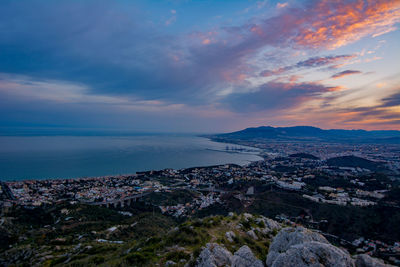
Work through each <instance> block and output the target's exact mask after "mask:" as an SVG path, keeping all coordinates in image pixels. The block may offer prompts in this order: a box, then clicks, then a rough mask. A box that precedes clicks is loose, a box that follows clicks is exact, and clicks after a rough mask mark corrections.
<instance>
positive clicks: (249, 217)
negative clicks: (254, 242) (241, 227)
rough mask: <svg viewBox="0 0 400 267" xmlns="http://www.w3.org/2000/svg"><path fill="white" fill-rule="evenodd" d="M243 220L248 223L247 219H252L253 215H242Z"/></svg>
mask: <svg viewBox="0 0 400 267" xmlns="http://www.w3.org/2000/svg"><path fill="white" fill-rule="evenodd" d="M243 218H244V220H245V221H246V222H247V221H249V219H251V218H253V215H251V214H250V213H243Z"/></svg>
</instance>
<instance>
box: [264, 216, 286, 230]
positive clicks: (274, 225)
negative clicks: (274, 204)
mask: <svg viewBox="0 0 400 267" xmlns="http://www.w3.org/2000/svg"><path fill="white" fill-rule="evenodd" d="M264 223H265V226H266V227H268V228H269V229H270V230H271V231H273V230H280V229H281V228H282V227H281V225H280V224H279V223H278V222H277V221H274V220H272V219H269V218H265V219H264Z"/></svg>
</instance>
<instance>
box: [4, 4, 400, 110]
mask: <svg viewBox="0 0 400 267" xmlns="http://www.w3.org/2000/svg"><path fill="white" fill-rule="evenodd" d="M262 3H263V8H264V7H265V6H264V5H266V4H265V3H267V2H265V1H264V2H262ZM399 3H400V2H398V1H386V0H382V1H375V2H373V1H371V2H370V1H345V2H336V1H327V0H323V1H299V3H298V4H296V3H294V2H293V4H292V2H290V6H286V7H285V8H281V9H279V10H276V9H275V7H274V6H273V7H272V9H273V10H274V11H273V12H272V13H268V15H269V17H268V18H265V17H254V18H251V19H250V20H249V21H247V22H246V23H243V24H241V23H240V22H237V23H236V22H235V20H233V22H232V23H231V24H230V25H236V26H234V27H233V26H229V25H228V26H227V25H226V24H224V26H223V27H222V26H221V27H219V26H218V25H214V26H212V27H211V29H204V30H203V31H202V30H201V27H204V26H198V27H197V26H196V29H197V31H194V30H193V28H189V27H188V28H185V29H184V30H182V31H175V29H173V27H169V28H168V29H166V27H165V24H168V25H170V24H171V23H172V22H173V20H175V19H176V14H177V12H175V10H170V9H167V10H165V11H166V12H167V14H168V16H169V17H165V18H164V19H163V20H161V21H160V22H159V23H158V24H157V23H154V21H152V20H151V18H148V17H147V14H148V13H146V12H143V10H139V9H138V8H137V7H135V6H134V5H128V4H126V2H124V1H121V2H118V1H117V2H115V1H104V0H99V1H93V0H92V1H90V0H89V1H72V2H70V1H65V2H63V1H51V2H47V1H40V0H30V1H25V0H21V1H3V2H2V3H1V4H0V29H1V35H0V70H1V72H3V73H8V74H15V75H21V76H24V77H29V79H27V81H25V82H26V83H31V86H27V85H26V84H25V85H24V83H23V82H21V81H19V82H16V81H14V83H16V84H17V85H18V86H17V89H15V91H14V93H13V92H12V91H10V90H9V88H10V87H8V89H7V90H6V89H4V90H3V92H2V93H3V96H5V95H7V96H11V95H12V96H13V97H14V96H15V97H16V95H15V94H16V93H19V94H20V96H21V97H23V95H25V96H27V95H31V96H32V99H39V100H40V101H48V103H59V102H60V101H65V102H68V103H67V104H68V105H75V104H79V105H81V104H82V105H83V103H80V102H79V98H80V97H83V98H81V100H82V99H83V100H84V101H86V102H89V103H90V105H88V106H93V105H97V104H99V105H100V104H101V103H103V104H105V105H108V106H114V107H115V108H117V106H118V105H121V106H129V107H130V108H133V107H134V106H137V107H141V108H143V110H144V109H146V108H149V109H152V110H157V109H158V110H161V109H162V108H165V109H163V110H167V109H174V108H176V107H177V105H178V106H179V105H184V107H185V108H188V107H190V108H192V109H193V110H197V109H198V108H199V107H209V106H210V105H216V106H218V105H219V104H221V108H228V109H230V110H234V111H236V112H243V113H244V114H246V113H247V112H248V111H249V110H258V111H260V110H264V109H269V110H272V109H276V110H279V109H281V108H282V107H286V108H288V107H291V105H292V106H296V105H298V104H299V103H301V102H302V101H305V100H309V99H310V98H313V97H316V98H318V97H319V96H320V95H321V93H324V92H325V93H326V92H332V91H335V90H340V87H327V86H324V85H321V84H319V83H315V82H314V83H313V82H312V81H307V82H304V83H300V82H298V77H296V76H295V75H297V73H294V74H295V75H293V76H292V77H289V75H288V80H290V82H286V83H285V82H282V81H277V80H275V81H272V82H269V83H265V84H263V85H261V86H260V85H259V84H260V83H261V82H262V80H261V79H260V75H261V76H264V77H271V76H275V75H276V76H278V75H284V74H287V73H288V72H291V71H296V70H298V69H303V68H320V67H330V68H334V67H337V66H340V64H342V63H343V62H344V61H348V60H351V59H352V58H354V57H355V55H329V56H316V57H312V58H309V59H306V60H302V61H298V62H297V63H294V64H292V65H290V64H288V65H287V66H285V65H284V66H283V67H276V68H274V67H273V66H274V65H275V63H274V64H273V65H272V67H271V68H270V70H264V69H265V67H262V68H261V67H260V66H259V65H256V64H255V63H254V62H257V61H261V59H260V54H261V53H263V52H265V51H268V52H269V53H270V56H266V58H265V61H264V63H265V62H266V61H268V60H269V59H273V57H274V56H275V59H278V60H279V61H280V62H285V61H282V58H283V59H285V57H286V58H287V57H288V53H287V51H289V52H292V51H293V50H297V51H302V50H305V51H311V52H312V53H314V52H315V53H314V55H318V54H319V53H320V52H321V51H324V50H325V49H334V48H337V47H341V46H344V45H346V44H349V43H352V42H355V41H357V40H359V39H361V38H363V37H366V36H374V35H375V36H377V35H379V34H383V33H385V32H389V31H392V30H393V29H394V28H395V24H396V23H397V22H398V21H399V18H400V14H399V5H400V4H399ZM178 10H179V12H180V9H178ZM271 14H275V15H273V16H271ZM224 16H225V15H224ZM166 18H169V19H171V21H165V19H166ZM199 25H200V24H199ZM180 27H181V26H180ZM183 27H184V25H183V26H182V28H183ZM199 29H200V30H199ZM182 32H185V33H187V34H183V33H182ZM279 53H280V54H279ZM277 54H279V57H278V58H276V55H277ZM282 54H285V55H282ZM289 54H290V53H289ZM263 66H265V65H263ZM277 66H279V65H277ZM260 73H261V74H260ZM297 76H298V75H297ZM257 78H258V79H259V80H256V79H257ZM8 82H10V81H8ZM24 99H25V98H24ZM57 101H59V102H57ZM121 101H122V102H121ZM124 101H127V102H129V103H125V102H124ZM154 101H156V102H154ZM240 101H244V102H243V103H244V104H241V102H240ZM113 103H114V104H113ZM388 103H389V102H388ZM32 105H33V104H32ZM49 105H50V104H49ZM69 107H70V106H69ZM150 107H151V108H150ZM3 111H4V108H3ZM186 111H187V110H186ZM216 113H217V112H216ZM3 114H4V113H3ZM21 117H22V115H21Z"/></svg>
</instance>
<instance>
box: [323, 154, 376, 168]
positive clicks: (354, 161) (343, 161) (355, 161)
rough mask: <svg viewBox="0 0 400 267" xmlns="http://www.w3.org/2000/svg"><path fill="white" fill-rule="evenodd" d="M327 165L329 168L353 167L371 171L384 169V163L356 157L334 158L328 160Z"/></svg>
mask: <svg viewBox="0 0 400 267" xmlns="http://www.w3.org/2000/svg"><path fill="white" fill-rule="evenodd" d="M326 163H327V164H328V165H329V166H337V167H353V168H357V167H359V168H364V169H369V170H371V171H376V170H379V169H382V168H383V166H382V163H380V162H376V161H371V160H368V159H364V158H360V157H356V156H343V157H334V158H330V159H328V160H327V161H326Z"/></svg>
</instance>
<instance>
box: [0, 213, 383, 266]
mask: <svg viewBox="0 0 400 267" xmlns="http://www.w3.org/2000/svg"><path fill="white" fill-rule="evenodd" d="M75 208H77V210H76V209H74V208H71V207H70V209H69V212H71V214H75V215H74V216H76V215H78V214H77V213H80V215H81V216H87V215H88V214H90V213H92V215H93V216H94V214H96V213H93V212H90V211H88V210H86V211H82V210H80V209H81V207H75ZM97 212H101V211H97ZM111 213H112V212H111ZM84 214H86V215H84ZM98 215H99V214H97V215H96V216H98ZM110 215H112V216H114V217H115V216H117V217H118V216H119V215H117V214H108V216H110ZM112 216H111V217H112ZM92 219H94V217H93V218H92ZM105 222H106V223H110V221H109V220H105ZM115 222H116V221H115ZM75 224H77V222H75ZM71 226H72V225H71ZM71 226H70V227H69V228H71ZM73 227H77V226H73ZM92 227H93V226H86V227H84V228H82V229H80V231H81V235H80V236H79V238H78V240H79V243H78V244H74V243H73V242H72V240H73V239H75V238H76V237H74V235H73V234H72V233H71V237H69V238H68V237H61V236H59V235H55V236H53V237H51V241H50V242H46V243H43V242H42V243H40V242H39V243H36V245H35V246H36V247H33V246H31V245H25V246H19V247H16V248H13V249H10V250H8V251H6V252H4V253H2V254H0V265H5V266H8V265H12V264H16V265H24V264H30V265H39V266H187V267H189V266H198V267H213V266H236V267H251V266H256V267H263V266H268V267H278V266H316V265H315V264H319V265H318V266H356V267H359V266H367V267H368V266H385V265H384V264H383V262H382V261H380V260H378V259H375V258H371V257H370V256H368V255H366V254H361V255H355V256H353V257H351V256H350V254H349V252H347V251H346V250H345V249H340V248H338V247H336V246H334V245H332V244H330V243H329V242H328V240H327V239H326V238H325V237H324V236H323V235H321V234H319V233H317V232H313V231H311V230H308V229H306V228H303V227H296V226H294V225H286V224H284V223H283V224H282V223H278V222H276V221H274V220H272V219H269V218H266V217H263V216H260V215H251V214H248V213H244V214H241V215H236V214H234V213H230V214H229V215H228V216H209V217H206V218H203V219H191V220H187V221H185V222H183V223H181V224H178V225H176V226H174V223H173V222H172V221H170V220H168V219H166V218H163V216H161V215H159V214H156V215H150V214H143V215H141V216H135V217H132V218H130V219H126V218H125V219H120V220H119V222H118V224H116V225H114V226H112V227H110V225H108V226H107V225H103V227H104V228H103V229H100V228H101V227H97V228H96V229H97V230H96V231H94V230H91V231H89V230H90V229H91V228H92ZM92 229H93V228H92ZM65 230H66V228H65V227H64V228H63V231H65ZM138 233H140V235H137V234H138ZM41 236H46V233H45V232H43V233H42V234H41ZM38 238H43V237H40V236H39V237H38ZM44 238H49V237H44Z"/></svg>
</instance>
